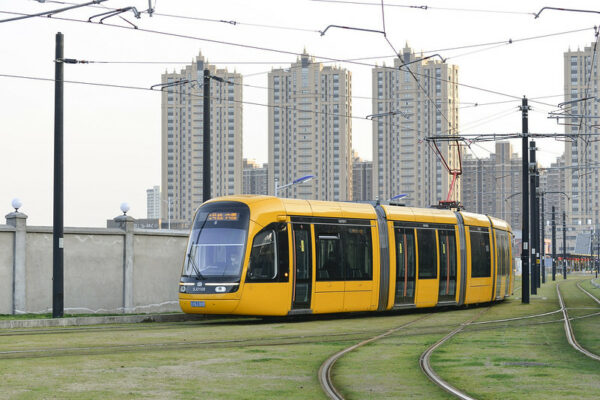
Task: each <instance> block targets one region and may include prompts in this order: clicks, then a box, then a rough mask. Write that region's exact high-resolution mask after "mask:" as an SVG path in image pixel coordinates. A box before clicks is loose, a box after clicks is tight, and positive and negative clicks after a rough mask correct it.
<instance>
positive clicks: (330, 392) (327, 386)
mask: <svg viewBox="0 0 600 400" xmlns="http://www.w3.org/2000/svg"><path fill="white" fill-rule="evenodd" d="M431 315H432V314H428V315H424V316H422V317H420V318H417V319H415V320H412V321H410V322H407V323H405V324H402V325H400V326H398V327H396V328H393V329H390V330H388V331H387V332H384V333H382V334H379V335H376V336H373V337H371V338H369V339H366V340H363V341H362V342H359V343H356V344H354V345H352V346H350V347H347V348H345V349H344V350H341V351H339V352H337V353H335V354H334V355H332V356H331V357H329V358H328V359H327V360H325V362H324V363H323V364H321V367H320V368H319V383H320V384H321V388H322V389H323V391H324V392H325V394H326V395H327V396H328V397H329V398H330V399H336V400H342V399H344V397H343V396H342V395H341V393H340V392H339V391H338V390H337V389H336V388H335V386H334V385H333V382H332V381H331V369H332V368H333V366H334V365H335V362H336V361H337V360H338V359H340V358H341V357H342V356H343V355H344V354H346V353H349V352H351V351H353V350H355V349H357V348H359V347H361V346H364V345H365V344H368V343H372V342H374V341H376V340H379V339H381V338H384V337H386V336H389V335H391V334H393V333H396V332H398V331H399V330H401V329H404V328H406V327H407V326H410V325H412V324H414V323H416V322H418V321H422V320H423V319H425V318H428V317H430V316H431Z"/></svg>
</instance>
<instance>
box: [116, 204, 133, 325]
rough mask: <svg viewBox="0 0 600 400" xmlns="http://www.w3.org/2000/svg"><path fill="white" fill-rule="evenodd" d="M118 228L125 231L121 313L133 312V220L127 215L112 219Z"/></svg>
mask: <svg viewBox="0 0 600 400" xmlns="http://www.w3.org/2000/svg"><path fill="white" fill-rule="evenodd" d="M114 221H115V222H117V224H118V226H119V228H121V229H122V230H124V231H125V245H124V248H123V313H131V312H133V307H134V306H133V262H134V259H133V224H134V222H135V219H134V218H132V217H130V216H128V215H119V216H118V217H116V218H114Z"/></svg>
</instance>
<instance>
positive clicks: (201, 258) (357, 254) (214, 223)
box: [179, 196, 514, 316]
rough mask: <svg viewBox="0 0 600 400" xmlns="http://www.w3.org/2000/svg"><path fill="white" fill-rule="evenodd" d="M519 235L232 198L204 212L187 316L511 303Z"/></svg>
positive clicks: (186, 283) (348, 209)
mask: <svg viewBox="0 0 600 400" xmlns="http://www.w3.org/2000/svg"><path fill="white" fill-rule="evenodd" d="M511 243H512V233H511V230H510V226H509V225H508V224H507V223H506V222H504V221H502V220H499V219H496V218H491V217H488V216H484V215H479V214H472V213H467V212H454V211H450V210H439V209H430V208H427V209H424V208H411V207H403V206H394V205H371V204H364V203H350V202H326V201H310V200H298V199H282V198H277V197H270V196H226V197H220V198H216V199H212V200H210V201H208V202H206V203H204V204H203V205H202V206H201V207H200V208H199V209H198V211H197V212H196V216H195V218H194V223H193V227H192V229H191V233H190V239H189V243H188V247H187V252H186V256H185V260H184V265H183V271H182V275H181V280H180V283H179V303H180V305H181V309H182V310H183V311H184V312H186V313H196V314H242V315H261V316H285V315H298V314H319V313H339V312H356V311H385V310H392V309H401V308H414V307H436V306H447V305H464V304H473V303H484V302H490V301H496V300H502V299H504V298H505V297H506V296H508V295H509V294H510V293H511V292H512V285H513V277H514V274H513V266H512V254H511V253H512V251H511V248H512V246H511Z"/></svg>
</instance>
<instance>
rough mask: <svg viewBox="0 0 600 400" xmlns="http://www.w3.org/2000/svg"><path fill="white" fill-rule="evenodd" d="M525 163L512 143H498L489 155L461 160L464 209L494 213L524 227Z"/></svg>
mask: <svg viewBox="0 0 600 400" xmlns="http://www.w3.org/2000/svg"><path fill="white" fill-rule="evenodd" d="M521 164H522V162H521V158H520V157H517V155H516V153H513V151H512V146H511V144H510V143H509V142H497V143H496V149H495V153H492V154H490V156H489V157H487V158H475V157H473V156H472V155H470V154H467V155H465V157H464V158H463V160H462V172H463V173H462V175H461V177H460V179H461V183H462V185H461V191H462V195H461V198H462V200H461V203H462V205H463V206H464V209H465V211H469V212H474V213H479V214H486V215H491V216H493V217H496V218H500V219H503V220H505V221H507V222H508V223H509V224H510V225H511V227H512V228H513V229H521V223H522V220H521V207H522V197H521V189H522V183H523V182H522V179H521V176H522V165H521Z"/></svg>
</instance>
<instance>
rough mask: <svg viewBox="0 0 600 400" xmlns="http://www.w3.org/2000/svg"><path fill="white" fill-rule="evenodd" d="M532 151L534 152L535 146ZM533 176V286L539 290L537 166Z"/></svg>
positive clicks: (540, 272) (538, 185) (539, 252)
mask: <svg viewBox="0 0 600 400" xmlns="http://www.w3.org/2000/svg"><path fill="white" fill-rule="evenodd" d="M533 151H536V148H535V145H534V146H533ZM533 175H534V180H535V190H534V191H533V207H534V208H533V229H534V232H535V242H534V243H535V284H536V287H537V288H538V289H539V288H540V287H541V286H542V285H541V283H542V271H541V266H542V263H541V258H540V254H541V250H540V196H539V194H538V190H539V187H540V176H539V171H538V168H537V165H534V167H533Z"/></svg>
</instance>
